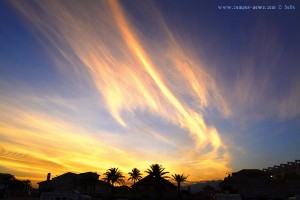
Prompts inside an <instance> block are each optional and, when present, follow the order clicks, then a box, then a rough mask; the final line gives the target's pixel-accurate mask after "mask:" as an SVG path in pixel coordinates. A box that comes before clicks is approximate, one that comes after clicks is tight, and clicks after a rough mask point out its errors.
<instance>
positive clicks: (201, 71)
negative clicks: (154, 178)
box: [3, 1, 231, 179]
mask: <svg viewBox="0 0 300 200" xmlns="http://www.w3.org/2000/svg"><path fill="white" fill-rule="evenodd" d="M13 5H14V6H15V7H16V8H17V9H18V11H20V13H22V16H25V17H26V19H27V20H28V22H29V24H30V25H29V28H30V29H31V30H32V31H33V32H34V34H36V35H37V36H38V37H39V40H41V41H42V43H43V45H44V46H45V48H47V50H48V52H49V54H50V55H52V56H53V59H55V61H56V63H57V67H58V68H63V69H62V70H61V71H62V72H63V73H64V75H65V76H66V77H68V76H70V75H72V76H73V75H74V73H73V72H74V71H75V72H76V73H75V74H76V75H77V77H73V78H74V79H75V78H77V79H78V80H84V81H87V82H89V83H90V84H91V85H92V86H93V87H95V88H96V91H97V95H98V101H99V104H103V105H105V106H104V107H105V108H106V112H107V113H109V114H110V115H111V117H112V118H113V119H114V120H115V122H117V123H118V125H119V126H120V127H118V130H119V131H117V133H115V132H113V131H110V130H105V132H104V131H103V130H101V128H99V129H100V130H99V131H98V132H97V131H94V132H91V131H89V130H86V129H83V128H80V126H79V125H75V124H74V123H71V122H70V121H67V122H64V121H62V120H59V118H58V119H57V118H52V117H50V116H49V115H48V114H47V113H46V114H45V113H36V111H34V112H32V111H20V110H19V111H18V110H16V111H15V112H17V113H15V114H14V115H13V116H17V115H19V116H22V117H21V118H20V119H22V120H21V121H19V120H16V118H15V117H13V116H11V117H10V118H9V120H8V122H7V123H8V124H9V127H7V129H6V130H5V131H6V132H7V134H6V135H5V137H7V138H10V136H9V133H11V132H17V131H21V130H22V131H23V132H24V135H23V136H21V135H20V134H17V136H18V138H11V139H12V140H22V141H24V143H26V142H27V143H28V142H29V141H30V140H31V139H32V138H38V139H37V142H38V141H40V140H43V141H44V143H43V145H44V146H51V145H53V144H55V146H54V147H55V149H56V150H55V151H54V152H52V151H51V148H45V149H44V148H41V150H39V151H41V152H37V153H34V155H35V156H38V157H41V158H44V157H45V155H47V156H46V158H47V159H49V157H50V155H52V154H55V156H58V159H54V161H55V162H57V163H58V164H61V165H65V167H66V169H71V166H74V163H79V164H80V165H79V166H81V165H82V166H83V165H87V166H86V167H82V168H79V167H78V168H77V169H76V170H80V169H87V167H88V166H89V167H92V166H97V165H99V161H91V160H95V158H97V157H98V158H99V157H101V156H103V160H107V161H109V162H110V163H115V164H116V165H121V167H125V168H126V169H129V166H131V167H133V166H132V163H136V165H138V166H141V167H142V168H145V167H146V166H147V165H150V164H152V162H160V161H161V162H164V161H167V162H166V165H167V166H168V167H170V169H175V168H178V167H176V166H177V165H179V166H180V163H185V164H186V165H187V166H188V167H187V168H189V167H190V169H191V171H190V172H189V173H193V175H194V176H195V177H197V179H213V178H221V177H223V176H224V175H225V174H226V172H228V171H229V170H230V169H229V167H228V164H229V162H230V156H229V154H228V152H227V146H226V144H224V143H223V141H222V139H221V136H220V133H219V132H218V131H217V129H216V128H215V127H213V126H211V125H207V124H206V123H205V120H204V116H203V114H204V113H205V112H206V111H207V110H209V109H210V107H216V108H217V110H218V111H219V112H220V113H221V114H222V115H224V116H225V117H228V116H230V115H231V111H230V109H229V108H228V106H227V104H226V102H225V100H224V99H223V97H222V94H221V92H220V91H219V88H218V86H217V85H216V82H215V80H214V78H213V77H212V76H211V75H210V74H209V73H208V72H206V71H205V68H204V67H203V66H202V64H201V62H200V61H199V60H197V59H195V58H194V57H193V56H192V55H189V54H188V53H186V51H185V49H183V48H182V47H181V45H180V44H181V42H180V41H177V40H176V39H175V37H174V36H173V35H172V31H171V30H169V29H168V28H167V27H166V25H165V24H164V23H163V19H162V18H161V16H154V17H155V18H157V19H158V20H160V21H162V22H161V23H158V24H157V26H158V27H156V28H158V29H160V30H161V31H162V34H163V35H164V36H165V37H164V38H165V39H167V42H164V44H167V45H165V46H163V45H161V43H162V41H161V40H160V39H158V40H154V41H152V43H151V42H148V41H149V38H145V36H144V35H143V34H142V32H140V31H139V29H138V28H137V27H135V26H134V24H133V23H132V22H131V21H130V18H129V17H128V16H127V15H126V10H124V9H123V7H122V6H121V5H120V4H119V3H118V2H117V1H100V2H99V1H98V2H90V3H87V4H81V3H80V2H72V3H69V2H61V1H48V2H40V1H35V2H33V3H32V4H28V3H27V2H25V1H24V2H20V1H14V2H13ZM147 17H152V16H147ZM36 31H39V33H41V34H42V36H41V35H39V34H37V33H36ZM154 46H156V47H159V48H155V49H153V47H154ZM191 51H193V50H191ZM66 63H69V66H68V65H67V64H66ZM71 70H72V72H69V71H71ZM74 83H75V84H76V82H75V81H74ZM77 84H80V82H79V81H78V83H77ZM54 102H55V105H56V104H59V105H60V106H62V107H70V109H75V110H76V109H77V108H76V107H72V106H71V105H69V104H68V102H66V101H65V100H64V99H60V100H59V101H54ZM95 112H97V110H95ZM137 112H147V113H148V116H147V117H146V118H147V119H149V118H153V117H158V118H159V119H160V120H162V121H165V122H166V123H169V124H170V126H172V127H173V128H174V126H175V127H177V130H178V132H179V133H181V134H185V136H187V137H189V138H190V141H191V144H190V145H189V148H187V147H186V146H184V147H180V145H181V143H180V142H178V141H176V140H175V139H172V137H174V135H175V134H174V135H173V136H172V133H168V134H167V135H163V134H162V131H157V130H155V131H153V130H151V131H150V132H149V130H148V131H147V130H146V134H143V133H141V134H138V133H135V135H134V136H132V135H130V134H126V131H127V132H130V130H132V129H133V130H134V129H135V127H134V126H133V125H134V124H135V123H132V121H131V120H136V121H142V119H138V118H137ZM3 113H6V111H5V112H4V111H3ZM8 113H9V112H8ZM8 113H7V114H8ZM7 114H5V115H7ZM105 116H106V115H105ZM146 121H147V120H146ZM11 123H12V124H11ZM110 123H111V124H112V125H113V124H114V123H113V122H110ZM7 126H8V125H7ZM17 126H19V127H25V130H23V129H21V128H19V129H16V130H14V128H15V127H17ZM115 126H117V125H116V124H115ZM112 128H113V127H112ZM124 130H126V131H124ZM32 132H33V133H32ZM61 133H63V134H61ZM149 136H150V137H151V138H152V139H151V141H150V142H149V140H146V138H149ZM133 138H139V139H140V141H141V142H140V143H142V144H145V145H146V144H147V143H150V144H148V145H146V146H144V147H142V146H140V147H135V148H136V149H138V150H139V152H142V153H143V154H145V155H144V156H143V157H145V158H146V159H147V160H145V161H143V160H140V158H141V155H142V154H141V153H139V152H134V151H133V149H132V148H130V147H128V144H126V143H129V144H131V145H134V141H133ZM62 141H63V142H62ZM66 141H67V144H65V142H66ZM175 141H176V142H175ZM102 142H104V143H102ZM155 142H159V143H161V144H163V145H161V147H160V148H158V149H155V148H154V146H155V145H154V143H155ZM18 145H21V144H18ZM18 145H17V146H18ZM97 146H98V147H102V148H97V149H96V150H95V153H93V155H90V152H91V151H90V149H91V147H97ZM174 146H176V148H177V149H176V148H174ZM146 147H148V148H150V149H145V148H146ZM26 148H28V147H26ZM26 148H25V146H24V149H26ZM106 148H107V149H106ZM172 148H173V150H174V151H175V152H168V151H166V149H169V150H170V149H172ZM34 149H40V147H39V146H35V145H33V147H32V149H31V151H32V152H34ZM70 149H72V151H71V152H73V153H70V154H69V153H66V152H70ZM109 151H112V152H114V155H115V156H112V155H111V154H110V155H109V153H108V152H109ZM177 152H178V153H179V152H180V154H179V155H178V157H176V158H172V157H170V154H171V155H174V154H176V153H177ZM123 154H124V155H126V159H124V160H123V159H119V158H123V157H124V155H123ZM87 155H89V156H87ZM112 157H114V158H115V159H114V160H111V159H110V158H112ZM101 167H107V166H106V165H104V166H101ZM94 168H95V167H94ZM180 169H183V168H180ZM199 169H201V170H203V171H204V169H208V170H207V172H203V173H201V176H199V175H197V174H198V170H199ZM190 175H191V174H190ZM190 177H192V175H191V176H190Z"/></svg>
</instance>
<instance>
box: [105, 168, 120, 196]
mask: <svg viewBox="0 0 300 200" xmlns="http://www.w3.org/2000/svg"><path fill="white" fill-rule="evenodd" d="M103 175H104V176H105V177H104V178H103V179H102V180H104V181H106V182H108V183H109V184H111V186H112V194H113V193H114V187H115V183H117V184H119V185H121V184H125V181H124V178H125V176H123V172H121V171H120V170H119V169H118V168H115V167H114V168H109V169H108V170H107V171H106V172H105V173H104V174H103Z"/></svg>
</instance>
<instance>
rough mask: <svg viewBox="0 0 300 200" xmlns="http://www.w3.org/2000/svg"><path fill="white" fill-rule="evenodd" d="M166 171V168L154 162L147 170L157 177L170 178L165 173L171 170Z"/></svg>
mask: <svg viewBox="0 0 300 200" xmlns="http://www.w3.org/2000/svg"><path fill="white" fill-rule="evenodd" d="M164 171H165V168H163V167H162V165H159V164H152V165H151V166H150V169H147V170H146V171H145V172H147V173H148V174H149V175H150V176H152V177H155V178H169V177H168V176H165V175H166V174H168V173H170V172H164Z"/></svg>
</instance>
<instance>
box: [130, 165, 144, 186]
mask: <svg viewBox="0 0 300 200" xmlns="http://www.w3.org/2000/svg"><path fill="white" fill-rule="evenodd" d="M128 174H129V175H130V177H129V179H128V180H132V181H133V184H135V182H136V181H139V180H141V179H142V174H141V171H140V170H138V169H137V168H133V169H132V170H131V172H129V173H128Z"/></svg>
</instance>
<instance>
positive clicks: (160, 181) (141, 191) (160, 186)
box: [132, 175, 177, 199]
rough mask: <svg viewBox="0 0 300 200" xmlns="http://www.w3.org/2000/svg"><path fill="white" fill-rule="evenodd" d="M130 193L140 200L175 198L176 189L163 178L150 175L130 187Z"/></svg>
mask: <svg viewBox="0 0 300 200" xmlns="http://www.w3.org/2000/svg"><path fill="white" fill-rule="evenodd" d="M132 192H133V193H134V194H135V195H136V197H138V198H140V199H158V197H160V199H168V198H176V195H177V187H176V186H175V185H173V184H172V183H171V182H170V181H168V180H166V179H164V178H155V177H152V176H150V175H148V176H146V177H144V178H143V179H141V180H139V181H138V182H137V183H135V184H134V185H132Z"/></svg>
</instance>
